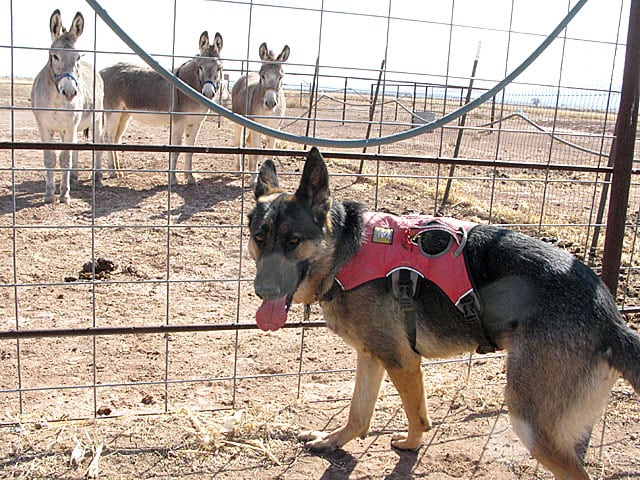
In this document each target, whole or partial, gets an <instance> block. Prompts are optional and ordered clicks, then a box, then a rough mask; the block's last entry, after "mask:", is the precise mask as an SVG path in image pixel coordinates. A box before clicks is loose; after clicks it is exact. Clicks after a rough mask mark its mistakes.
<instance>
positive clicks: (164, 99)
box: [100, 31, 223, 185]
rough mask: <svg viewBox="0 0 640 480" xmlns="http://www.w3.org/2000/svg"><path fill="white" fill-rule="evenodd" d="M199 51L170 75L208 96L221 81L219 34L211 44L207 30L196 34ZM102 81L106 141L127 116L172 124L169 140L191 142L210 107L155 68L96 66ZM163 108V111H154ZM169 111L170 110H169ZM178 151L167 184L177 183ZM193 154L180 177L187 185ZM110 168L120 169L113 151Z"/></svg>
mask: <svg viewBox="0 0 640 480" xmlns="http://www.w3.org/2000/svg"><path fill="white" fill-rule="evenodd" d="M199 46H200V55H199V56H196V57H194V58H193V59H191V60H188V61H186V62H185V63H183V64H182V65H180V66H179V67H178V68H177V69H176V70H175V71H174V74H175V75H176V76H177V77H178V78H180V79H181V80H182V81H183V82H185V83H187V84H188V85H190V86H191V87H192V88H194V89H195V90H198V91H200V92H202V94H203V95H204V96H205V97H207V98H209V99H213V98H214V97H215V95H216V92H217V91H218V90H219V88H220V82H221V80H222V72H223V69H222V62H221V61H220V51H221V50H222V36H221V35H220V34H219V33H216V34H215V37H214V39H213V44H210V43H209V33H208V32H206V31H205V32H203V33H202V34H201V35H200V43H199ZM100 74H101V75H102V78H103V80H104V108H105V142H107V143H120V139H121V138H122V135H123V134H124V132H125V130H126V128H127V125H128V124H129V121H130V119H131V116H132V115H135V117H134V118H135V119H136V120H140V121H142V122H144V123H147V124H150V125H159V126H168V125H169V124H170V123H171V124H172V129H171V144H172V145H182V144H187V145H194V144H195V143H196V140H197V138H198V133H199V132H200V128H201V126H202V122H203V121H204V119H205V117H206V114H207V113H208V112H209V109H208V108H207V107H205V106H204V105H202V104H201V103H199V102H196V101H194V100H192V99H191V98H189V97H188V96H186V95H185V94H184V93H182V92H180V91H179V90H178V89H175V88H173V86H172V85H171V84H170V83H169V82H167V81H166V80H164V79H163V78H162V77H161V76H160V74H159V73H157V72H155V71H154V70H152V69H150V68H146V67H139V66H136V65H132V64H129V63H117V64H115V65H112V66H110V67H107V68H105V69H104V70H101V71H100ZM159 113H165V114H166V115H159ZM169 113H170V115H169ZM178 155H179V153H175V152H172V153H171V155H170V170H171V177H170V181H171V184H173V185H175V184H177V183H178V180H177V178H176V172H175V170H176V164H177V161H178ZM192 157H193V153H187V154H186V169H185V176H186V178H187V181H188V182H189V183H190V184H195V183H196V179H195V177H194V176H193V173H192V171H191V170H192V165H191V163H192ZM109 160H110V162H109V167H110V169H111V171H112V173H113V172H114V170H115V171H117V170H118V169H119V168H120V162H119V159H118V154H117V152H115V151H114V152H109Z"/></svg>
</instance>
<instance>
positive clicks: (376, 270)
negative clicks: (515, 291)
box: [336, 212, 476, 306]
mask: <svg viewBox="0 0 640 480" xmlns="http://www.w3.org/2000/svg"><path fill="white" fill-rule="evenodd" d="M363 217H364V230H365V233H364V239H365V241H364V242H363V243H362V245H361V246H360V249H359V250H358V252H357V253H356V255H355V256H354V257H353V258H352V259H351V261H350V262H349V263H348V264H347V265H345V266H344V267H343V268H342V270H340V272H339V273H338V275H337V276H336V280H337V282H338V284H339V285H340V286H341V287H342V289H343V290H351V289H353V288H355V287H357V286H359V285H362V284H363V283H367V282H369V281H371V280H375V279H376V278H384V277H388V276H390V275H392V274H393V273H394V272H396V271H398V270H401V269H408V270H411V271H413V272H415V273H417V274H418V275H420V276H421V277H422V278H426V279H427V280H430V281H431V282H433V283H435V284H436V285H437V286H438V287H439V288H440V289H441V290H442V291H443V292H444V293H445V295H447V297H448V298H449V300H451V301H452V302H453V304H454V305H456V306H459V303H460V300H461V299H463V298H464V297H466V296H467V295H468V294H470V293H472V292H473V285H472V284H471V280H470V278H469V274H468V272H467V266H466V264H465V260H464V246H465V243H466V239H467V233H468V232H469V230H470V229H471V228H473V227H474V226H475V225H476V224H475V223H472V222H465V221H461V220H456V219H453V218H445V217H432V216H426V215H422V216H402V217H400V216H396V215H391V214H387V213H379V212H366V213H365V214H364V216H363ZM433 230H439V231H444V232H447V233H448V234H449V235H450V236H451V238H452V241H451V242H450V243H449V246H448V247H447V248H446V249H445V250H444V251H443V252H441V253H438V254H437V255H426V254H424V253H423V252H422V251H421V250H420V235H421V234H423V233H425V232H429V231H433Z"/></svg>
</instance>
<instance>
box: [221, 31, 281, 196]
mask: <svg viewBox="0 0 640 480" xmlns="http://www.w3.org/2000/svg"><path fill="white" fill-rule="evenodd" d="M258 53H259V54H260V60H262V66H261V67H260V72H259V73H255V72H249V73H247V74H246V75H243V76H242V77H240V78H239V79H238V81H237V82H236V83H235V84H234V85H233V89H232V90H231V110H232V111H233V112H234V113H238V114H240V115H255V116H256V118H255V120H256V121H257V122H259V123H262V124H263V125H266V126H268V127H271V128H279V127H280V120H281V118H282V117H283V116H284V114H285V111H286V108H287V102H286V99H285V96H284V89H283V88H282V78H283V77H284V69H283V68H282V64H283V63H284V62H286V61H287V59H288V58H289V53H290V49H289V46H288V45H285V46H284V48H283V49H282V52H280V55H278V56H277V57H275V56H274V55H273V51H272V50H269V48H268V47H267V44H266V42H265V43H263V44H262V45H260V48H259V50H258ZM242 128H243V127H242V125H239V124H236V126H235V134H236V145H237V146H238V147H241V146H242ZM246 140H247V146H249V147H250V148H261V147H262V142H261V135H260V134H259V133H258V132H252V131H249V130H247V139H246ZM275 143H276V139H275V138H273V137H266V147H267V148H273V146H274V145H275ZM237 160H238V170H239V171H240V170H241V169H242V164H241V158H240V155H239V154H238V155H237ZM256 163H257V161H256V157H255V155H249V171H251V182H250V183H249V186H250V187H253V186H254V185H255V182H256V179H257V174H256V167H257V165H256Z"/></svg>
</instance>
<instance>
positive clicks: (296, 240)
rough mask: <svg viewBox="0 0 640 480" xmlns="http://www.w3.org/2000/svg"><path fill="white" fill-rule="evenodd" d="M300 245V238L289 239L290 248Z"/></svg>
mask: <svg viewBox="0 0 640 480" xmlns="http://www.w3.org/2000/svg"><path fill="white" fill-rule="evenodd" d="M299 243H300V238H299V237H291V238H290V239H289V241H288V242H287V244H288V246H289V248H295V247H297V246H298V244H299Z"/></svg>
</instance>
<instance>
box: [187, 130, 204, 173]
mask: <svg viewBox="0 0 640 480" xmlns="http://www.w3.org/2000/svg"><path fill="white" fill-rule="evenodd" d="M203 123H204V117H194V118H192V119H190V120H189V122H188V123H187V126H186V128H185V132H184V143H185V144H186V145H189V146H193V145H195V143H196V140H197V139H198V134H199V133H200V128H201V127H202V124H203ZM192 161H193V152H187V153H186V154H185V172H184V176H185V178H186V179H187V183H188V184H190V185H195V184H196V183H197V180H196V177H195V176H194V175H193V165H192Z"/></svg>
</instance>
